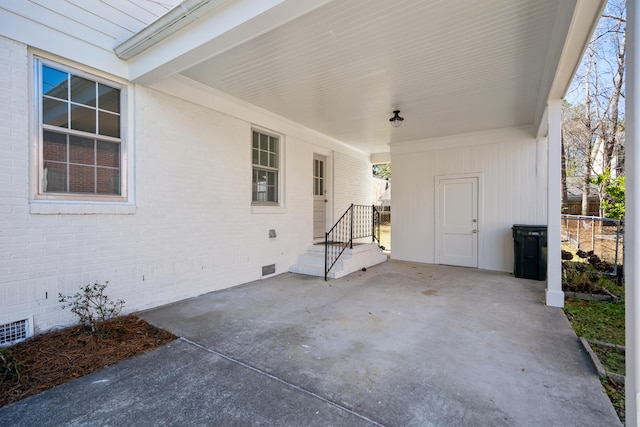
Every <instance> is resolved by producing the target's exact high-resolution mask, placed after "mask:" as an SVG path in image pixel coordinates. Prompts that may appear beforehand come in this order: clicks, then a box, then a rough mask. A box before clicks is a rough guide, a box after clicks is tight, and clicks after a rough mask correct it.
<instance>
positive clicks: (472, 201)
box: [436, 177, 479, 267]
mask: <svg viewBox="0 0 640 427" xmlns="http://www.w3.org/2000/svg"><path fill="white" fill-rule="evenodd" d="M436 180H437V181H436V205H437V206H436V212H437V221H436V263H438V264H448V265H457V266H463V267H478V231H479V230H478V177H464V178H436Z"/></svg>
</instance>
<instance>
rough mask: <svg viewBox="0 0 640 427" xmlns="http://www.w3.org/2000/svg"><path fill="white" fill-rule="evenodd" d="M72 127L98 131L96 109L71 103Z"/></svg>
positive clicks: (92, 131) (93, 131)
mask: <svg viewBox="0 0 640 427" xmlns="http://www.w3.org/2000/svg"><path fill="white" fill-rule="evenodd" d="M71 129H75V130H82V131H85V132H91V133H96V110H94V109H92V108H87V107H81V106H79V105H71Z"/></svg>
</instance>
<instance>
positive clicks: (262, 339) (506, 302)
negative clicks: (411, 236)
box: [0, 261, 619, 426]
mask: <svg viewBox="0 0 640 427" xmlns="http://www.w3.org/2000/svg"><path fill="white" fill-rule="evenodd" d="M544 287H545V284H544V282H536V281H531V280H523V279H516V278H514V277H513V276H512V275H510V274H507V273H499V272H490V271H483V270H475V269H466V268H456V267H447V266H438V265H425V264H416V263H407V262H399V261H389V262H386V263H383V264H380V265H378V266H375V267H372V268H369V269H367V271H363V272H357V273H354V274H351V275H349V276H346V277H343V278H341V279H337V280H332V281H329V282H324V281H323V280H322V279H319V278H315V277H309V276H302V275H297V274H293V273H286V274H282V275H279V276H277V277H273V278H269V279H266V280H262V281H256V282H252V283H248V284H245V285H241V286H237V287H234V288H231V289H227V290H223V291H218V292H213V293H210V294H206V295H202V296H200V297H197V298H193V299H189V300H185V301H182V302H178V303H175V304H172V305H169V306H165V307H161V308H158V309H154V310H151V311H147V312H145V313H142V317H144V318H145V319H146V320H147V321H149V322H150V323H152V324H154V325H157V326H160V327H163V328H166V329H168V330H170V331H172V332H173V333H175V334H176V335H178V336H179V337H181V338H180V339H179V340H177V341H174V342H173V343H171V344H169V345H167V346H165V347H163V348H160V349H158V350H156V351H153V352H150V353H147V354H145V355H142V356H139V357H136V358H134V359H131V360H128V361H125V362H123V363H120V364H118V365H114V366H111V367H109V368H106V369H104V370H102V371H100V372H97V373H94V374H91V375H89V376H87V377H84V378H81V379H78V380H75V381H73V382H71V383H68V384H65V385H62V386H60V387H57V388H55V389H52V390H49V391H47V392H44V393H42V394H40V395H37V396H34V397H32V398H29V399H25V400H23V401H21V402H18V403H16V404H14V405H11V406H9V407H6V408H3V409H0V425H18V426H19V425H25V426H26V425H154V426H155V425H274V426H275V425H278V426H282V425H296V426H302V425H304V426H307V425H310V426H313V425H318V426H328V425H336V426H342V425H344V426H354V425H363V426H366V425H389V426H395V425H397V426H409V425H415V426H469V425H473V426H615V425H619V421H618V419H617V417H616V414H615V411H614V410H613V407H612V406H611V404H610V402H609V400H608V399H607V396H606V395H605V393H604V391H603V389H602V387H601V385H600V382H599V380H598V376H597V374H596V372H595V370H594V369H593V367H592V366H591V362H590V361H589V360H588V358H587V355H586V354H585V352H584V351H583V350H582V349H581V347H580V343H579V341H578V338H577V337H576V335H575V334H574V333H573V331H572V329H571V327H570V325H569V323H568V321H567V319H566V317H565V315H564V314H563V312H562V310H560V309H558V308H551V307H546V306H545V305H544V304H543V300H544Z"/></svg>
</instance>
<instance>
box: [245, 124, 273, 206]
mask: <svg viewBox="0 0 640 427" xmlns="http://www.w3.org/2000/svg"><path fill="white" fill-rule="evenodd" d="M251 156H252V165H253V172H252V184H253V191H252V202H253V203H255V204H277V203H278V202H279V195H278V186H279V181H280V167H279V163H280V138H278V137H277V136H273V135H268V134H266V133H262V132H258V131H256V130H254V131H253V132H252V146H251Z"/></svg>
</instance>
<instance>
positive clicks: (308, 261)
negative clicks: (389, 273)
mask: <svg viewBox="0 0 640 427" xmlns="http://www.w3.org/2000/svg"><path fill="white" fill-rule="evenodd" d="M386 260H387V256H386V255H385V254H383V253H382V250H381V249H380V248H379V247H378V245H376V244H375V243H360V244H354V245H353V249H350V248H347V249H345V250H344V252H343V253H342V255H341V256H340V258H338V261H337V262H336V264H335V265H334V266H333V268H332V269H331V271H330V272H329V274H328V277H329V278H331V279H337V278H340V277H343V276H346V275H347V274H350V273H353V272H354V271H358V270H361V269H363V268H365V267H371V266H372V265H376V264H380V263H381V262H384V261H386ZM289 271H290V272H292V273H299V274H306V275H309V276H318V277H324V245H323V244H319V245H312V246H310V247H309V248H308V250H307V253H305V254H302V255H300V256H299V257H298V263H297V264H296V265H294V266H292V267H291V268H289Z"/></svg>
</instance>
